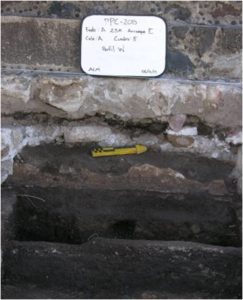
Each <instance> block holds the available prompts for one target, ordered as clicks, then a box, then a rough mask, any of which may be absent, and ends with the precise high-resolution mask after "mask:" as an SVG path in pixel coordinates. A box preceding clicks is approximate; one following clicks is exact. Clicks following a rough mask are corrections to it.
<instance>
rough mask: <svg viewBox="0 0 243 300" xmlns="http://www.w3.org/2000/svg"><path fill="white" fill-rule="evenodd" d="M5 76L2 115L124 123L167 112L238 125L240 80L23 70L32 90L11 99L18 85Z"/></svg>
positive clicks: (160, 117)
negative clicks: (112, 119) (33, 74)
mask: <svg viewBox="0 0 243 300" xmlns="http://www.w3.org/2000/svg"><path fill="white" fill-rule="evenodd" d="M5 76H6V77H7V78H6V79H4V80H3V83H2V113H4V114H13V113H15V112H25V113H30V112H32V113H36V112H40V111H41V112H46V113H48V114H49V115H51V116H58V117H63V118H67V119H82V118H85V117H86V116H94V115H96V114H100V115H106V114H107V115H108V114H111V115H115V116H118V117H119V118H120V119H121V120H123V121H128V120H134V121H138V120H143V119H152V120H159V121H161V120H164V117H167V118H168V117H169V116H170V115H177V114H185V115H190V116H197V117H198V118H200V120H201V121H202V122H205V123H207V124H208V125H211V126H212V127H214V126H221V127H223V128H228V127H229V128H236V127H239V126H241V111H242V102H241V86H240V84H233V83H231V84H229V83H222V82H207V81H205V82H194V81H189V80H188V81H187V80H175V79H150V80H146V81H144V80H142V79H117V78H112V79H111V78H94V77H91V76H81V77H80V76H66V77H64V76H57V75H56V76H45V75H39V76H38V77H35V78H34V79H33V78H32V77H31V75H28V74H26V75H24V74H23V75H22V78H23V81H24V82H26V81H28V82H29V81H30V80H31V84H32V86H31V89H32V94H31V95H30V94H26V95H22V96H21V99H20V98H16V97H15V95H16V93H17V92H18V91H19V86H18V88H17V89H15V88H14V87H11V89H10V88H9V86H8V83H6V82H8V77H9V76H10V78H11V80H12V75H3V77H5ZM17 77H18V76H17ZM17 77H16V78H17ZM32 79H33V80H32ZM5 84H6V85H5ZM24 84H25V83H24ZM23 98H24V101H23Z"/></svg>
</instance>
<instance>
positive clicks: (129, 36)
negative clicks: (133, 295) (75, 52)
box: [81, 15, 166, 77]
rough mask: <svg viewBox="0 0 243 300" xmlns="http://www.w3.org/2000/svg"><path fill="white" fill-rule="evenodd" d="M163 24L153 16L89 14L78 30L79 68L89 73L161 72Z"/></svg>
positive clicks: (135, 73)
mask: <svg viewBox="0 0 243 300" xmlns="http://www.w3.org/2000/svg"><path fill="white" fill-rule="evenodd" d="M165 57H166V25H165V22H164V20H163V19H161V18H159V17H155V16H120V15H119V16H117V15H91V16H88V17H86V18H85V19H84V20H83V23H82V29H81V68H82V69H83V71H84V72H85V73H87V74H90V75H100V76H101V75H102V76H136V77H137V76H138V77H140V76H141V77H155V76H159V75H161V74H162V73H163V72H164V69H165Z"/></svg>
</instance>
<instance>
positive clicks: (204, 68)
mask: <svg viewBox="0 0 243 300" xmlns="http://www.w3.org/2000/svg"><path fill="white" fill-rule="evenodd" d="M176 6H179V7H180V9H183V8H182V7H181V6H180V5H178V4H176ZM185 9H187V8H185ZM80 25H81V23H80V20H67V19H56V18H55V19H53V18H52V19H51V18H49V19H47V18H30V17H28V18H24V17H17V16H5V17H3V18H2V64H3V67H5V68H16V69H17V68H22V69H34V70H36V69H39V70H50V71H64V72H67V71H72V72H79V73H80V74H81V70H80ZM181 32H185V35H184V33H183V34H181ZM60 36H61V37H62V38H60ZM29 40H31V43H29ZM232 41H233V42H232ZM167 48H168V53H167V69H166V72H165V73H164V74H163V76H164V75H166V74H167V75H169V76H173V77H178V76H180V77H181V76H184V77H187V78H191V79H193V78H194V79H222V78H226V79H240V78H241V73H240V71H239V65H240V64H241V28H238V27H237V28H231V27H230V28H228V27H224V28H223V27H222V28H215V27H212V28H211V27H200V26H196V27H191V28H190V27H189V26H188V25H181V26H179V27H178V26H173V25H171V26H170V27H168V47H167ZM37 49H38V50H37ZM225 60H230V62H231V63H230V64H225V63H223V62H224V61H225ZM221 64H223V65H224V66H223V67H221V68H220V66H221ZM235 69H236V70H235Z"/></svg>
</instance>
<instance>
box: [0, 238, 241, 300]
mask: <svg viewBox="0 0 243 300" xmlns="http://www.w3.org/2000/svg"><path fill="white" fill-rule="evenodd" d="M4 265H5V266H6V267H7V270H8V273H7V275H8V276H7V279H8V280H11V282H12V283H20V284H21V283H25V284H26V282H28V283H30V284H35V285H37V288H38V286H39V285H40V284H41V285H42V286H45V287H46V288H48V287H49V288H50V287H57V286H61V287H63V288H65V287H67V288H68V287H72V290H79V291H82V292H84V293H85V296H86V297H84V298H94V295H96V296H97V294H98V295H99V296H98V297H97V298H123V297H124V298H141V295H142V294H144V293H145V292H146V293H147V294H148V291H153V292H154V293H159V295H163V294H166V293H171V294H177V295H182V294H183V295H187V294H191V295H193V293H196V294H197V295H199V298H205V299H207V298H230V299H231V298H241V249H239V248H233V247H218V246H212V245H204V244H197V243H190V242H160V241H131V240H110V239H108V240H105V239H94V240H92V241H90V242H89V243H86V244H83V245H81V246H78V245H68V244H60V243H44V242H40V243H34V242H13V243H11V244H10V245H9V247H8V248H7V249H6V251H5V255H4ZM209 282H210V284H209ZM125 295H126V296H125ZM159 298H160V297H159ZM161 298H163V297H161ZM186 298H187V297H186Z"/></svg>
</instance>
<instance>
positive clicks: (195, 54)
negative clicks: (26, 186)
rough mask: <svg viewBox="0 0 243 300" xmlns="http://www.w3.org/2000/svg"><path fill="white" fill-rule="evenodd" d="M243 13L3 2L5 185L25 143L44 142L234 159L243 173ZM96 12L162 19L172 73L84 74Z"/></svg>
mask: <svg viewBox="0 0 243 300" xmlns="http://www.w3.org/2000/svg"><path fill="white" fill-rule="evenodd" d="M241 12H242V7H241V2H227V1H212V2H207V1H203V2H174V1H170V2H163V1H121V2H120V1H112V2H108V1H107V2H103V1H97V2H96V1H84V2H72V1H68V2H65V1H63V2H47V1H39V2H38V1H37V2H36V1H35V2H23V1H22V2H17V1H16V2H14V1H13V2H10V1H9V2H8V1H4V2H3V3H2V16H3V17H2V180H3V181H4V180H5V179H6V178H7V177H8V175H9V174H11V172H12V162H13V159H14V157H15V156H16V155H17V154H18V153H19V152H20V151H21V150H22V148H23V147H24V146H26V145H38V144H40V143H43V142H47V143H49V142H55V143H67V144H70V143H71V144H73V143H90V142H95V143H99V144H100V145H102V146H106V145H107V146H126V145H133V144H135V143H143V144H146V145H148V146H150V147H151V148H153V149H156V150H157V151H160V152H163V151H172V152H192V153H196V154H198V155H203V156H207V157H213V158H217V159H221V160H224V161H235V162H236V169H235V170H234V172H233V175H232V176H233V177H239V176H240V174H241V171H239V163H237V161H239V157H241V150H240V149H241V148H240V145H241V113H242V111H241V110H242V106H241V97H242V96H241V40H242V38H241V34H242V28H241ZM90 14H142V15H147V14H152V15H156V16H161V17H163V18H164V20H165V21H166V23H167V27H168V32H167V33H168V39H167V42H168V45H167V59H166V64H167V66H166V72H165V73H164V74H163V75H162V76H161V77H160V78H156V79H127V78H96V77H91V76H87V75H85V74H84V73H82V71H81V70H80V24H81V21H82V19H83V18H84V17H86V16H87V15H90ZM237 153H238V154H237ZM237 157H238V158H237ZM239 191H241V188H240V180H239Z"/></svg>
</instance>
